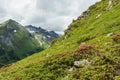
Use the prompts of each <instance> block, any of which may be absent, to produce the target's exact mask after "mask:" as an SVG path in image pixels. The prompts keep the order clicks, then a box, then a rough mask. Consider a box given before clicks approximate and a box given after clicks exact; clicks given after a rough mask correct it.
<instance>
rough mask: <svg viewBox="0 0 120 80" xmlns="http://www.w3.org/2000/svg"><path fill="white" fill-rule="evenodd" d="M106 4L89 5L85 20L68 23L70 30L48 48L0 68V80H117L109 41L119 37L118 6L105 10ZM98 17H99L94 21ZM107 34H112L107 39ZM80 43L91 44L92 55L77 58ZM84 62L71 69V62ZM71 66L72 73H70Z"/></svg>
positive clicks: (116, 58)
mask: <svg viewBox="0 0 120 80" xmlns="http://www.w3.org/2000/svg"><path fill="white" fill-rule="evenodd" d="M108 1H109V0H102V2H98V3H96V4H95V5H93V6H91V7H90V8H89V9H90V12H89V14H88V17H86V18H84V19H81V20H75V21H74V22H73V23H71V25H70V30H69V31H68V30H66V32H67V33H66V34H65V35H64V36H62V37H61V38H58V39H56V40H54V41H53V42H52V44H51V47H50V48H48V49H46V50H45V51H43V52H40V53H36V54H34V55H32V56H30V57H28V58H26V59H23V60H21V61H18V62H17V63H13V64H10V65H8V66H5V67H3V68H1V69H0V74H1V79H6V80H7V79H10V80H15V79H17V80H77V79H78V80H119V77H120V68H119V65H120V49H119V47H120V44H119V42H115V41H113V39H112V36H113V35H115V34H120V21H119V20H120V15H119V14H120V4H119V3H118V2H117V3H116V0H114V4H115V6H113V8H112V9H110V10H106V8H107V6H108ZM98 14H102V15H101V16H100V17H99V18H96V16H97V15H98ZM76 26H77V27H76ZM111 32H113V33H114V34H113V35H112V36H109V37H107V35H108V34H109V33H111ZM68 34H69V37H68V38H67V39H64V38H65V36H66V35H68ZM107 43H108V44H107ZM83 44H91V45H92V49H90V50H92V53H90V54H87V53H85V52H84V51H83V52H82V56H80V54H81V53H80V52H77V49H78V47H79V46H81V45H83ZM84 59H85V60H88V61H90V63H91V64H90V66H83V67H80V68H75V66H74V61H82V60H84ZM72 67H73V68H75V70H73V71H72V72H71V71H69V69H70V68H72ZM67 76H68V77H67Z"/></svg>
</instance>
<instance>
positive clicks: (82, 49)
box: [77, 44, 92, 54]
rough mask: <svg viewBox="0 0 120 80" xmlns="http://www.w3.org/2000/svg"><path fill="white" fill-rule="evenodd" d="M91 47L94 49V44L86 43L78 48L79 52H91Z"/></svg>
mask: <svg viewBox="0 0 120 80" xmlns="http://www.w3.org/2000/svg"><path fill="white" fill-rule="evenodd" d="M91 49H92V46H91V45H90V44H84V45H81V46H79V48H78V49H77V52H79V53H81V54H82V53H87V54H89V53H91Z"/></svg>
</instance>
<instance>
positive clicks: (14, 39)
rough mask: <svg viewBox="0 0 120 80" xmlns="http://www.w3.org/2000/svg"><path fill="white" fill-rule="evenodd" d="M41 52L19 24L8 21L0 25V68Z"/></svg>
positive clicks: (31, 37)
mask: <svg viewBox="0 0 120 80" xmlns="http://www.w3.org/2000/svg"><path fill="white" fill-rule="evenodd" d="M41 50H42V48H40V46H39V44H38V41H37V40H35V38H34V36H33V35H31V34H30V33H29V32H28V31H27V30H26V29H25V28H24V27H23V26H22V25H20V24H19V23H17V22H15V21H14V20H11V19H10V20H8V21H6V22H4V23H2V24H1V25H0V66H3V65H5V64H8V63H12V62H14V61H17V60H20V59H23V58H25V57H27V56H29V55H31V54H33V53H35V52H38V51H41Z"/></svg>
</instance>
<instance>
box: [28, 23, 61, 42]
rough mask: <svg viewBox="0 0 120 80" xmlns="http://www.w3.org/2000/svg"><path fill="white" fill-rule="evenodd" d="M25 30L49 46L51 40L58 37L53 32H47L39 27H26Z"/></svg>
mask: <svg viewBox="0 0 120 80" xmlns="http://www.w3.org/2000/svg"><path fill="white" fill-rule="evenodd" d="M26 29H27V30H28V31H30V32H31V33H33V34H34V35H35V36H36V38H38V40H39V41H40V42H45V43H47V44H50V43H51V41H52V40H54V39H55V38H58V37H59V35H58V34H57V33H55V32H54V31H47V30H45V29H42V28H41V27H35V26H32V25H28V26H26Z"/></svg>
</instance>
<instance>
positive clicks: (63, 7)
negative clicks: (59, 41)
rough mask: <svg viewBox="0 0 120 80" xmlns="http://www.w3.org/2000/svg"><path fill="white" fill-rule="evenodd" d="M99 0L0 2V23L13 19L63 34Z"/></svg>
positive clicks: (16, 0)
mask: <svg viewBox="0 0 120 80" xmlns="http://www.w3.org/2000/svg"><path fill="white" fill-rule="evenodd" d="M97 1H100V0H51V1H50V0H0V22H3V21H5V20H7V19H10V18H11V19H14V20H16V21H18V22H20V23H21V24H23V25H29V24H32V25H35V26H41V27H43V28H45V29H47V30H54V31H56V32H59V33H63V31H64V30H65V29H67V26H68V25H69V24H70V23H71V21H72V20H73V19H76V18H77V16H79V15H80V14H81V13H82V12H83V11H85V10H86V9H87V8H88V7H89V6H90V5H91V4H94V3H95V2H97Z"/></svg>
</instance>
